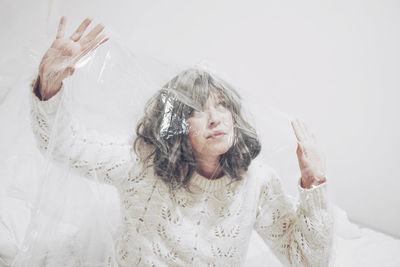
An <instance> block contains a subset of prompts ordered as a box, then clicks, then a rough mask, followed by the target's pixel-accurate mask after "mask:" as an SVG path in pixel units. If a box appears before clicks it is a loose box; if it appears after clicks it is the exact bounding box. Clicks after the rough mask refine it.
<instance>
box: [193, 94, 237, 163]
mask: <svg viewBox="0 0 400 267" xmlns="http://www.w3.org/2000/svg"><path fill="white" fill-rule="evenodd" d="M188 124H189V141H190V143H191V145H192V147H193V149H194V151H195V153H196V156H199V157H200V158H207V157H215V156H220V155H222V154H224V153H225V152H227V151H228V150H229V149H230V148H231V146H232V143H233V136H234V131H233V119H232V113H231V112H230V110H229V109H228V108H227V106H226V104H225V102H224V101H221V100H220V99H218V97H216V96H214V95H212V94H211V95H210V97H209V98H208V99H207V102H206V103H205V105H204V107H203V110H202V111H194V112H193V114H192V116H191V117H190V118H189V119H188Z"/></svg>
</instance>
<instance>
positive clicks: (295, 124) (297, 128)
mask: <svg viewBox="0 0 400 267" xmlns="http://www.w3.org/2000/svg"><path fill="white" fill-rule="evenodd" d="M290 122H291V124H292V128H293V130H294V134H295V135H296V138H297V141H298V142H303V141H304V136H303V133H302V131H301V128H300V126H299V125H298V121H297V119H296V120H293V121H290Z"/></svg>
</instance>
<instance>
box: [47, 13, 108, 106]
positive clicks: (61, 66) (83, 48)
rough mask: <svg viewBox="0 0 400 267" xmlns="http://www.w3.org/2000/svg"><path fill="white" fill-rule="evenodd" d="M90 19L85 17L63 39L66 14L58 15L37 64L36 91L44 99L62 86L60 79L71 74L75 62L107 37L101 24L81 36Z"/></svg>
mask: <svg viewBox="0 0 400 267" xmlns="http://www.w3.org/2000/svg"><path fill="white" fill-rule="evenodd" d="M91 22H92V20H91V19H89V18H87V19H85V20H84V21H83V22H82V23H81V25H80V26H79V27H78V28H77V29H76V31H75V32H74V33H73V34H72V35H71V36H70V37H69V38H65V37H64V35H65V25H66V17H62V18H61V20H60V24H59V25H58V30H57V36H56V39H55V40H54V42H53V43H52V44H51V46H50V48H49V49H48V50H47V51H46V53H45V55H44V56H43V58H42V61H41V62H40V65H39V92H40V95H41V97H42V98H43V99H49V98H51V97H52V96H54V95H55V94H56V93H57V92H58V91H59V90H60V89H61V85H62V81H63V80H64V79H65V78H66V77H68V76H70V75H72V74H73V73H74V70H75V69H74V66H75V64H76V63H77V62H78V61H79V60H80V59H81V58H82V57H83V56H85V55H86V54H87V53H89V52H90V51H92V50H94V49H96V48H97V47H98V46H99V45H101V44H103V43H104V42H106V41H107V40H108V37H107V36H106V35H105V34H101V32H102V31H103V29H104V26H103V25H101V24H98V25H97V26H96V27H94V28H93V29H92V30H91V31H90V32H89V33H88V34H87V35H86V36H83V33H84V32H85V30H86V29H87V27H88V26H89V24H90V23H91ZM82 36H83V37H82Z"/></svg>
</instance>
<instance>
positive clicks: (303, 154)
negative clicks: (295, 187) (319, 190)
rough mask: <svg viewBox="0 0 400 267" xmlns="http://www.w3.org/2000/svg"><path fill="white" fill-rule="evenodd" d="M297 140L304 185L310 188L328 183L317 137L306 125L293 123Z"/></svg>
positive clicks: (298, 122) (297, 121) (297, 122)
mask: <svg viewBox="0 0 400 267" xmlns="http://www.w3.org/2000/svg"><path fill="white" fill-rule="evenodd" d="M292 126H293V130H294V132H295V134H296V138H297V151H296V152H297V158H298V162H299V167H300V171H301V180H302V185H304V186H305V187H310V186H311V185H318V184H321V183H323V182H325V181H326V177H325V173H326V164H325V158H324V155H323V153H322V152H321V151H320V149H319V147H318V144H317V141H316V139H315V136H314V135H313V134H311V133H310V132H309V130H308V127H307V125H306V124H305V123H303V122H300V121H299V120H296V121H292Z"/></svg>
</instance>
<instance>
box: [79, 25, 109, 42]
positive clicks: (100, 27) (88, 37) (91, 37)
mask: <svg viewBox="0 0 400 267" xmlns="http://www.w3.org/2000/svg"><path fill="white" fill-rule="evenodd" d="M103 29H104V26H103V25H102V24H97V25H96V27H94V28H93V29H92V30H91V31H90V32H89V33H88V34H87V35H86V36H85V37H83V38H82V39H81V43H82V44H86V43H88V42H91V41H93V40H94V39H95V38H96V37H97V35H99V33H100V32H101V31H102V30H103Z"/></svg>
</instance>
